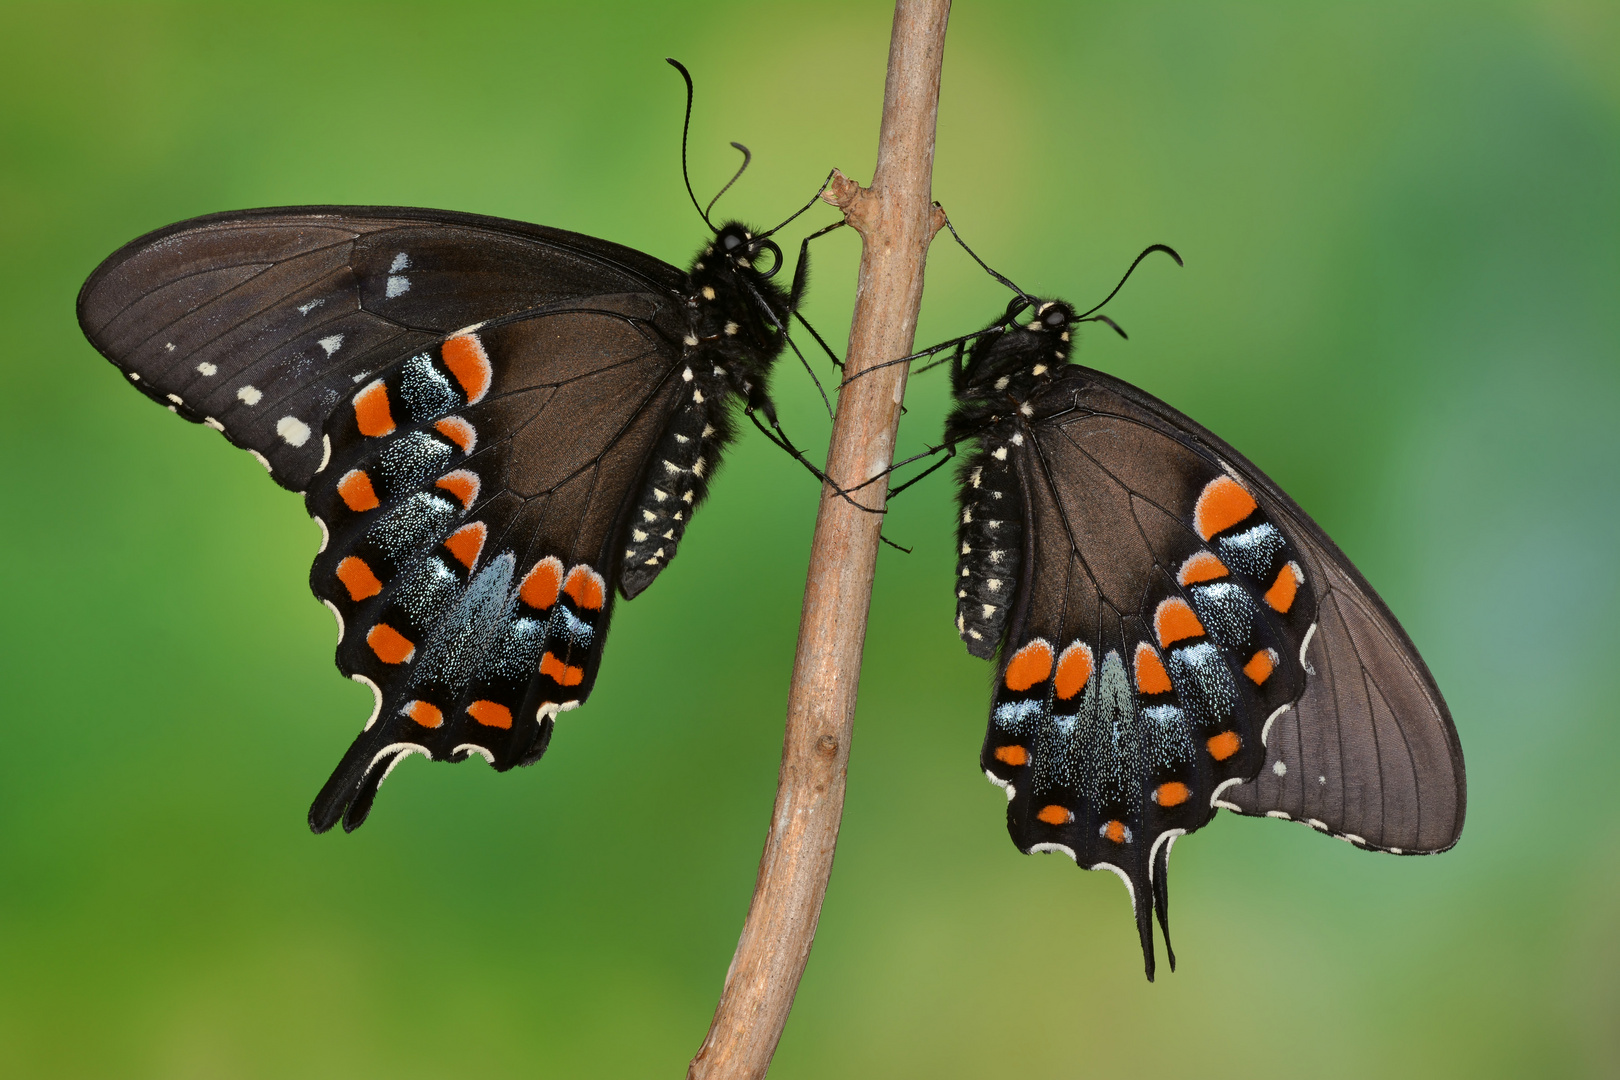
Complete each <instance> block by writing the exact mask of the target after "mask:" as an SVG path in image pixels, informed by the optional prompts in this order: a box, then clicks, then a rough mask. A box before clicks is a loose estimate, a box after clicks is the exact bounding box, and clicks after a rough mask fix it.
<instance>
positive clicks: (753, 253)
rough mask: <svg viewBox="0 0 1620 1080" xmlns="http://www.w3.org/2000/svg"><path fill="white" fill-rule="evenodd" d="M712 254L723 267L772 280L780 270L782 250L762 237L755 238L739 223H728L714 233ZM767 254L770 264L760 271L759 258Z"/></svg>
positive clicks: (750, 231)
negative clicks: (746, 271) (745, 271)
mask: <svg viewBox="0 0 1620 1080" xmlns="http://www.w3.org/2000/svg"><path fill="white" fill-rule="evenodd" d="M712 247H713V250H714V254H715V256H716V257H717V258H718V259H719V260H723V265H725V266H727V267H729V268H732V269H734V270H751V271H753V272H754V273H756V274H758V275H759V276H760V277H762V278H766V279H769V278H772V277H775V276H776V272H777V271H778V270H780V269H781V268H782V249H781V248H779V247H777V246H776V244H775V243H774V242H773V241H771V240H769V239H767V238H766V237H763V236H756V235H754V233H753V232H752V230H750V229H749V228H748V227H747V226H746V225H744V224H743V223H742V222H740V221H732V222H728V223H727V224H725V225H724V226H722V227H721V228H720V231H719V232H717V233H715V236H714V244H713V245H712ZM766 253H769V254H770V255H771V257H772V259H771V264H770V266H769V267H767V268H765V269H761V268H760V266H759V261H760V258H761V256H763V255H765V254H766Z"/></svg>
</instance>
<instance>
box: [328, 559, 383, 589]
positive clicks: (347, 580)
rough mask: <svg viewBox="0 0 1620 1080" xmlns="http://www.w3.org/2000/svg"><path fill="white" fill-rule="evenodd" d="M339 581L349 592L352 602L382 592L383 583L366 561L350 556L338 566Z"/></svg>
mask: <svg viewBox="0 0 1620 1080" xmlns="http://www.w3.org/2000/svg"><path fill="white" fill-rule="evenodd" d="M337 579H338V580H339V581H341V582H343V587H344V588H345V589H348V590H349V599H350V600H365V599H367V598H369V597H372V596H376V595H377V594H378V593H380V592H382V582H381V581H378V580H377V575H376V574H374V573H372V571H371V567H369V566H367V565H366V561H365V560H364V559H360V558H356V557H355V556H353V555H350V556H349V557H348V558H346V559H344V560H343V561H342V562H340V563H338V564H337Z"/></svg>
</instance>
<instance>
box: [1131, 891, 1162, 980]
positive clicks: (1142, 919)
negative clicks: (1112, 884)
mask: <svg viewBox="0 0 1620 1080" xmlns="http://www.w3.org/2000/svg"><path fill="white" fill-rule="evenodd" d="M1146 884H1147V882H1138V883H1136V885H1135V888H1134V889H1133V890H1132V891H1133V893H1134V895H1133V896H1132V900H1133V901H1135V905H1134V906H1135V908H1136V932H1137V934H1138V935H1139V936H1140V937H1141V939H1142V968H1143V971H1144V972H1145V973H1146V974H1147V980H1148V982H1152V981H1153V972H1154V968H1155V964H1154V959H1153V909H1154V907H1155V901H1156V900H1157V896H1156V895H1155V896H1153V897H1151V898H1150V897H1148V896H1146V895H1144V893H1143V890H1142V886H1143V885H1146Z"/></svg>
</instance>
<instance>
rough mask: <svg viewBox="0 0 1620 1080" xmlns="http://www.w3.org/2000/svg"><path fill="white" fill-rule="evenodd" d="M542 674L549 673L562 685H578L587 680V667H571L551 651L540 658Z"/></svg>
mask: <svg viewBox="0 0 1620 1080" xmlns="http://www.w3.org/2000/svg"><path fill="white" fill-rule="evenodd" d="M540 674H542V675H549V676H551V678H552V679H554V680H555V681H556V682H557V684H558V685H560V686H578V685H579V684H580V683H581V682H583V681H585V669H584V668H577V667H569V666H568V665H567V664H565V663H563V662H562V661H561V660H559V659H557V658H556V657H555V656H553V655H551V653H549V652H548V653H546V655H544V656H542V657H541V658H540Z"/></svg>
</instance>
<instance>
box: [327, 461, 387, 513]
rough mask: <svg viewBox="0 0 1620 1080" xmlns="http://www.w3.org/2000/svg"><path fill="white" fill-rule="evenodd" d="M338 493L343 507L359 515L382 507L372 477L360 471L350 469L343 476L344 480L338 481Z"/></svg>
mask: <svg viewBox="0 0 1620 1080" xmlns="http://www.w3.org/2000/svg"><path fill="white" fill-rule="evenodd" d="M337 492H338V498H340V499H342V500H343V505H345V506H347V507H348V508H349V509H350V510H353V511H354V512H355V513H357V514H358V513H360V512H361V511H363V510H375V509H377V507H379V506H381V505H382V502H381V500H379V499H378V498H377V489H376V488H374V487H372V486H371V477H369V476H367V475H366V474H365V473H363V472H361V471H360V470H359V469H350V470H349V471H348V472H346V473H344V474H343V479H341V480H339V481H338V486H337Z"/></svg>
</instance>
